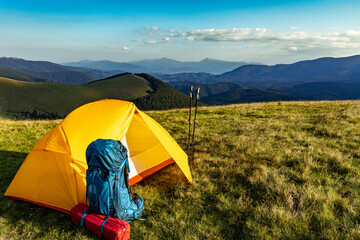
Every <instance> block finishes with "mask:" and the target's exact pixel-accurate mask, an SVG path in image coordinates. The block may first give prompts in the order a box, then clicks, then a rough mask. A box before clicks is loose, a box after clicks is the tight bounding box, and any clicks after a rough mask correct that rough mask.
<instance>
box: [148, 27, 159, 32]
mask: <svg viewBox="0 0 360 240" xmlns="http://www.w3.org/2000/svg"><path fill="white" fill-rule="evenodd" d="M145 29H147V30H153V31H157V30H159V27H155V26H152V27H146V28H145Z"/></svg>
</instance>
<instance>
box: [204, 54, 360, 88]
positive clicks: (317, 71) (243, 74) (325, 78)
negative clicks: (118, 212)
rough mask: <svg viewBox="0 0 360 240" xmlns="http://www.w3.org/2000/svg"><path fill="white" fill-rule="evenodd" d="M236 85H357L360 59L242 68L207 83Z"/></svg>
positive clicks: (211, 79) (320, 60)
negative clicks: (327, 83)
mask: <svg viewBox="0 0 360 240" xmlns="http://www.w3.org/2000/svg"><path fill="white" fill-rule="evenodd" d="M207 81H209V82H235V83H238V84H242V85H245V86H256V87H278V86H284V85H286V86H289V85H294V84H300V83H310V82H329V81H331V82H338V81H339V82H349V81H360V55H355V56H351V57H343V58H330V57H327V58H319V59H315V60H307V61H301V62H297V63H293V64H278V65H274V66H266V65H245V66H241V67H239V68H236V69H234V70H232V71H230V72H227V73H224V74H221V75H218V76H215V77H213V78H209V79H207Z"/></svg>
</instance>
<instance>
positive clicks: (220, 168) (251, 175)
mask: <svg viewBox="0 0 360 240" xmlns="http://www.w3.org/2000/svg"><path fill="white" fill-rule="evenodd" d="M147 114H149V115H150V116H151V117H153V118H154V119H155V120H156V121H158V122H159V123H160V124H161V125H162V126H163V127H164V128H165V129H166V130H167V131H168V132H169V133H170V134H171V135H172V136H173V137H174V139H175V140H176V141H177V142H178V143H179V145H180V146H181V147H182V148H183V149H186V146H187V139H186V137H187V124H188V122H187V118H188V115H187V114H188V113H187V110H186V109H182V110H181V109H176V110H168V111H150V112H147ZM0 121H1V124H0V181H1V182H2V183H3V184H2V185H1V186H0V193H1V194H3V193H4V192H5V190H6V188H7V186H8V185H9V184H10V182H11V180H12V178H13V177H14V175H15V174H16V172H17V170H18V168H19V167H20V165H21V164H22V162H23V160H24V158H25V157H26V155H27V154H28V153H29V151H30V150H31V148H32V147H33V146H34V145H35V143H36V142H37V141H38V140H39V139H40V138H41V137H42V135H43V134H45V133H46V132H47V131H48V130H50V129H51V128H53V127H54V126H55V125H56V124H58V123H59V121H55V122H54V121H12V120H0ZM197 124H198V125H197V126H198V127H197V129H196V137H195V144H196V154H195V158H194V161H192V162H190V169H191V173H192V176H193V184H189V183H188V182H187V180H186V178H185V177H184V175H183V174H182V172H181V170H180V169H179V168H178V167H177V165H176V164H175V165H171V166H169V167H166V168H165V169H163V170H161V171H160V172H157V173H155V174H154V175H152V176H150V177H149V178H146V179H144V180H143V181H141V182H140V183H138V184H135V185H134V186H133V191H134V192H136V193H138V194H139V195H140V196H142V197H143V198H144V199H145V211H144V217H145V218H147V221H135V222H132V223H131V237H132V239H154V240H156V239H239V238H240V239H359V238H360V229H359V219H360V213H359V211H358V209H359V208H360V189H359V185H360V148H359V146H360V128H359V124H360V101H339V102H281V103H278V102H274V103H253V104H241V105H229V106H221V107H201V108H199V112H198V121H197ZM0 216H1V218H0V238H5V239H6V238H14V239H23V238H33V239H96V238H95V236H94V235H93V234H91V233H89V232H88V231H86V230H85V229H84V228H79V227H76V226H75V225H74V224H73V223H72V222H71V220H70V217H69V216H68V215H66V214H64V213H61V212H57V211H54V210H50V209H48V208H43V207H39V206H37V205H33V204H30V203H27V202H22V201H15V200H11V199H7V198H4V197H2V198H0Z"/></svg>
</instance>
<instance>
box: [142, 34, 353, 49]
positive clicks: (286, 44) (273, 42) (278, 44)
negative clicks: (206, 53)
mask: <svg viewBox="0 0 360 240" xmlns="http://www.w3.org/2000/svg"><path fill="white" fill-rule="evenodd" d="M155 36H158V37H162V38H161V39H159V40H147V42H148V43H149V41H156V43H160V42H161V41H162V42H169V39H170V38H171V39H173V40H182V41H189V42H195V41H202V42H234V43H237V44H241V43H244V44H245V43H246V44H249V43H251V44H252V45H257V46H258V47H259V46H260V47H274V48H280V49H287V50H288V51H293V52H294V51H297V52H298V51H308V50H311V49H359V50H360V31H356V30H349V31H345V32H318V33H310V32H305V31H289V32H286V31H273V30H270V29H266V28H233V29H214V28H212V29H198V30H188V31H183V30H177V31H167V32H166V31H163V32H161V33H157V35H155ZM155 36H153V37H155Z"/></svg>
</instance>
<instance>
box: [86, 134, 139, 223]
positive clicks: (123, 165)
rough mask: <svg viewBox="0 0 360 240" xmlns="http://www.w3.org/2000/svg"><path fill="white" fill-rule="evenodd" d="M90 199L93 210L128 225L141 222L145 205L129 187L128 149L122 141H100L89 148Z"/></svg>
mask: <svg viewBox="0 0 360 240" xmlns="http://www.w3.org/2000/svg"><path fill="white" fill-rule="evenodd" d="M86 161H87V164H88V169H87V171H86V197H87V199H89V204H90V209H91V210H92V211H93V212H95V213H97V214H102V215H106V216H108V217H109V216H112V217H117V218H120V219H122V220H124V221H126V222H128V223H129V222H131V221H133V220H134V219H139V217H140V216H141V213H142V211H143V210H144V202H143V199H142V198H141V197H139V196H138V195H137V194H133V193H131V191H130V188H129V172H130V168H129V163H128V157H127V149H126V147H124V145H122V144H121V142H120V141H115V140H111V139H98V140H96V141H94V142H92V143H91V144H90V145H89V146H88V148H87V149H86Z"/></svg>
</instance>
